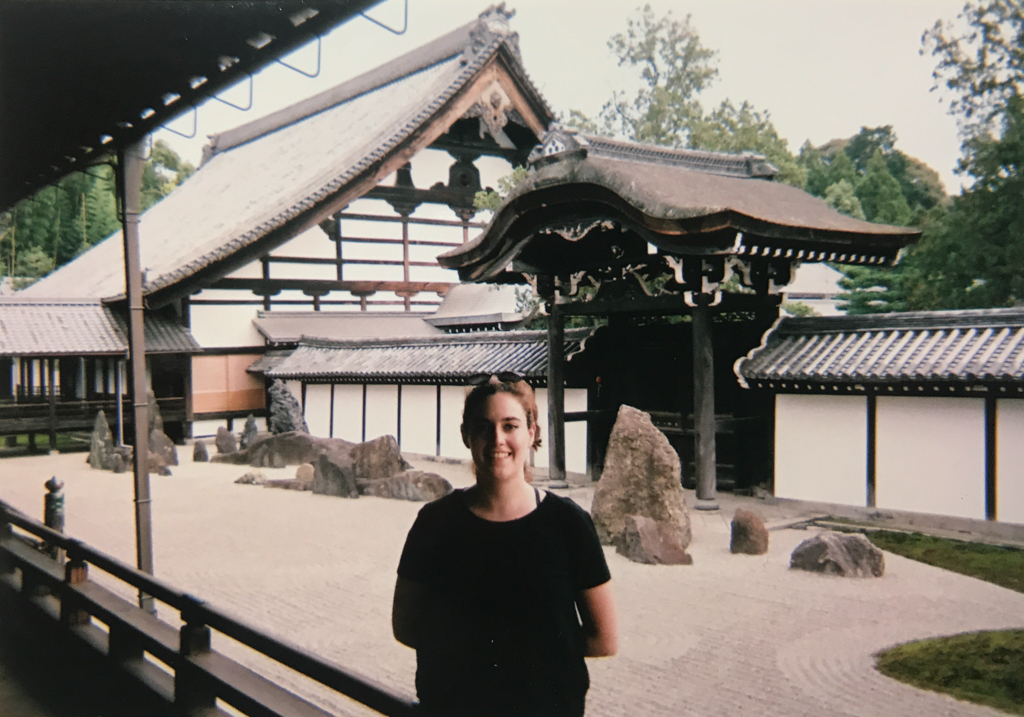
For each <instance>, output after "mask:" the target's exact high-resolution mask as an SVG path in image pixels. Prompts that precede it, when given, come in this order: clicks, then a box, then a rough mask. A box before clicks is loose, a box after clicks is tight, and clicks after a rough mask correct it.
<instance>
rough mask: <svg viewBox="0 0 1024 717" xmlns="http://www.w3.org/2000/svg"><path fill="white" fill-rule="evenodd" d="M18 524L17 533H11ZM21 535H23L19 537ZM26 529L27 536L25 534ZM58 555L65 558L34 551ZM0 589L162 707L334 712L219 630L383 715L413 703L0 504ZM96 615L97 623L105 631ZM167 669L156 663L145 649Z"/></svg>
mask: <svg viewBox="0 0 1024 717" xmlns="http://www.w3.org/2000/svg"><path fill="white" fill-rule="evenodd" d="M14 528H17V529H18V530H15V529H14ZM21 531H24V533H22V532H21ZM25 533H27V534H28V535H25ZM43 546H45V547H46V548H47V549H49V550H51V551H53V550H54V549H55V548H56V549H59V550H62V551H64V553H65V554H66V562H64V563H63V564H62V563H61V562H59V561H58V560H55V559H53V558H51V557H50V556H49V555H48V554H46V553H45V552H43V551H42V550H40V547H43ZM90 566H91V567H93V568H96V569H99V570H102V571H104V572H106V573H108V574H110V575H112V576H113V577H115V578H116V579H118V580H120V581H122V582H123V583H125V584H127V585H129V586H131V587H132V588H134V589H135V590H138V591H141V592H143V593H145V594H147V595H151V596H152V597H154V598H156V600H158V601H160V602H161V603H164V604H166V605H167V606H169V607H170V608H171V609H173V610H176V611H178V612H179V613H180V615H181V621H182V622H183V623H184V624H183V625H182V627H181V628H180V629H175V628H174V627H172V626H171V625H169V624H167V623H166V622H163V621H162V620H160V619H159V618H158V617H157V616H156V615H153V614H150V613H148V612H146V611H144V610H142V609H141V608H139V607H137V606H135V605H134V604H132V603H130V602H128V601H126V600H124V599H123V598H121V597H120V596H118V595H116V594H114V593H113V592H111V591H110V590H108V589H106V588H104V587H102V586H100V585H98V584H97V583H95V582H93V581H91V580H89V578H88V570H89V568H90ZM0 589H4V590H7V591H9V592H11V593H13V594H15V595H16V596H18V597H20V602H21V603H23V604H24V605H25V607H26V608H35V609H37V610H39V611H41V612H42V613H43V614H44V615H45V616H47V617H49V618H50V619H51V620H52V621H53V622H54V623H55V624H58V625H60V626H61V627H62V629H63V631H64V632H65V633H66V636H67V638H68V639H77V640H79V641H81V642H83V643H85V644H86V645H88V646H89V647H91V648H93V651H94V652H95V655H96V659H104V660H107V661H109V663H110V666H111V667H112V668H113V669H116V670H120V672H121V673H123V674H124V675H125V676H126V677H128V678H131V679H134V680H135V681H137V682H138V683H140V684H141V685H142V686H143V687H145V688H147V689H148V690H149V691H151V692H152V693H153V694H154V695H155V696H156V697H157V698H158V699H159V700H160V701H161V702H164V703H166V704H167V706H168V711H169V712H172V713H176V714H181V715H196V716H198V715H202V716H203V717H214V716H217V717H220V716H224V717H226V715H227V713H226V712H225V711H224V710H222V709H220V708H218V707H217V700H222V701H223V702H225V703H227V704H228V705H230V706H231V707H234V708H235V709H237V710H238V711H240V712H242V713H244V714H246V715H258V716H260V717H273V716H280V717H284V716H285V715H288V716H289V717H327V716H328V715H329V714H330V713H328V712H325V711H324V710H323V709H321V708H319V707H316V706H315V705H313V704H311V703H310V702H307V701H306V700H304V699H302V698H301V697H299V696H297V695H295V694H293V693H292V692H289V691H288V690H286V689H284V688H282V687H280V686H278V685H276V684H275V683H273V682H271V681H270V680H268V679H266V678H265V677H262V676H261V675H259V674H257V673H256V672H253V671H252V670H250V669H248V668H247V667H244V666H243V665H241V664H239V663H238V662H235V661H234V660H232V659H230V658H228V657H226V656H224V655H223V654H221V653H218V652H217V651H216V650H214V649H212V647H211V633H212V631H216V632H219V633H221V634H223V635H226V636H228V637H230V638H232V639H234V640H237V641H238V642H240V643H242V644H244V645H247V646H248V647H250V648H252V649H253V650H255V651H257V652H259V653H261V654H263V655H265V656H266V657H269V658H270V659H271V660H274V661H276V662H277V663H279V664H280V665H283V666H285V667H288V668H290V669H292V670H294V671H296V672H298V673H300V674H302V675H305V676H307V677H309V678H311V679H313V680H316V681H317V682H319V683H320V684H322V685H325V686H326V687H328V688H330V689H332V690H334V691H336V692H339V693H341V694H343V695H346V696H347V697H350V698H351V699H353V700H356V701H357V702H361V703H362V704H364V705H366V706H368V707H370V708H372V709H373V710H376V711H377V712H379V713H381V714H385V715H393V716H395V717H398V716H405V715H413V714H415V713H416V703H415V702H414V701H412V700H410V699H408V698H405V697H402V696H400V695H397V694H394V693H392V692H391V691H389V690H388V689H387V688H386V687H384V686H382V685H380V684H377V683H376V682H374V681H373V680H371V679H369V678H367V677H364V676H361V675H358V674H356V673H354V672H352V671H348V670H343V669H341V668H339V667H337V666H336V665H333V664H331V663H330V662H327V661H326V660H324V659H322V658H320V657H317V656H316V655H313V654H312V653H310V652H307V651H306V650H304V649H303V648H301V647H298V646H296V645H292V644H289V643H287V642H285V641H283V640H279V639H277V638H274V637H271V636H269V635H267V634H266V633H264V632H262V631H261V630H259V629H258V628H256V627H254V626H252V625H249V624H246V623H245V622H243V621H241V620H238V619H237V618H235V617H233V616H231V615H229V614H227V613H226V612H223V611H221V610H219V609H217V608H215V607H213V606H211V605H208V604H206V603H205V602H203V601H202V600H201V599H199V598H196V597H194V596H192V595H189V594H187V593H184V592H181V591H180V590H178V589H176V588H174V587H172V586H171V585H168V584H167V583H165V582H163V581H161V580H159V579H157V578H155V577H153V576H152V575H148V574H146V573H143V572H140V571H139V570H136V569H135V568H133V567H130V566H128V565H125V564H124V563H122V562H120V561H119V560H117V559H115V558H113V557H111V556H109V555H106V554H105V553H102V552H100V551H98V550H96V549H94V548H91V547H89V546H88V545H85V544H84V543H82V542H80V541H78V540H75V539H72V538H68V537H66V536H65V535H63V534H62V533H59V532H56V531H54V530H51V529H50V528H47V527H46V526H45V525H43V524H42V523H39V522H37V521H35V520H33V519H31V518H29V517H27V516H25V515H24V514H22V513H20V512H18V511H17V510H15V509H14V508H12V507H11V506H9V505H7V504H5V503H3V502H2V501H0ZM94 621H98V622H100V623H103V624H104V625H105V626H106V628H107V629H106V630H102V629H101V628H100V627H98V626H97V625H96V624H94ZM146 653H148V654H149V655H152V656H153V657H155V658H156V659H157V660H159V661H160V662H162V663H164V664H165V665H167V667H168V668H170V670H171V672H173V674H169V673H168V672H167V671H165V670H164V669H161V668H160V667H159V666H158V665H157V664H156V663H154V662H153V661H152V660H151V659H149V658H148V657H147V655H146Z"/></svg>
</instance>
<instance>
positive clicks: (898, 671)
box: [877, 630, 1024, 714]
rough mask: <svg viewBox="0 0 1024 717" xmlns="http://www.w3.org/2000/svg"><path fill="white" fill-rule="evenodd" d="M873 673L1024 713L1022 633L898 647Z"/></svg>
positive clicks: (1006, 632)
mask: <svg viewBox="0 0 1024 717" xmlns="http://www.w3.org/2000/svg"><path fill="white" fill-rule="evenodd" d="M877 667H878V670H879V672H881V673H882V674H884V675H888V676H889V677H892V678H894V679H897V680H900V681H901V682H907V683H910V684H912V685H915V686H917V687H920V688H922V689H926V690H932V691H935V692H944V693H946V694H949V695H952V696H953V697H956V698H957V699H960V700H967V701H969V702H975V703H978V704H983V705H988V706H990V707H994V708H996V709H999V710H1003V711H1004V712H1009V713H1011V714H1024V630H1000V631H992V632H976V633H967V634H962V635H953V636H952V637H939V638H934V639H931V640H921V641H919V642H911V643H907V644H904V645H898V646H897V647H894V648H892V649H889V650H886V651H885V652H883V653H881V654H880V655H878V662H877Z"/></svg>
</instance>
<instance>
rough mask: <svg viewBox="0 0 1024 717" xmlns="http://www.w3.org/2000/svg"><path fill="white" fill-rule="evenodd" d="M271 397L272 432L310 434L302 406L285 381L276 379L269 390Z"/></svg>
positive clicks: (270, 422)
mask: <svg viewBox="0 0 1024 717" xmlns="http://www.w3.org/2000/svg"><path fill="white" fill-rule="evenodd" d="M267 393H268V394H269V395H270V420H269V421H268V423H269V424H270V426H269V427H270V432H271V433H274V434H277V433H289V432H291V431H299V432H301V433H309V427H308V426H307V425H306V420H305V419H304V418H303V417H302V406H301V404H299V402H298V400H297V399H296V398H295V396H293V395H292V392H291V391H289V390H288V386H286V385H285V383H284V381H281V380H279V379H274V380H273V381H271V383H270V388H269V389H267Z"/></svg>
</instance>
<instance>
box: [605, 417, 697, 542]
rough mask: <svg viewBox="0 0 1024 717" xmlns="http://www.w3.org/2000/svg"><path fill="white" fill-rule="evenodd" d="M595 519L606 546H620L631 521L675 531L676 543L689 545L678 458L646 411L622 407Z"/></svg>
mask: <svg viewBox="0 0 1024 717" xmlns="http://www.w3.org/2000/svg"><path fill="white" fill-rule="evenodd" d="M591 514H592V515H593V518H594V527H595V528H597V535H598V537H599V538H600V539H601V542H602V543H604V544H605V545H616V544H617V541H618V540H619V538H620V537H621V536H622V534H623V533H624V531H625V530H626V517H627V516H643V517H646V518H651V519H652V520H654V521H656V522H658V523H662V524H664V525H666V526H670V528H671V529H672V530H674V531H676V540H675V542H677V543H678V544H679V545H680V546H682V548H683V549H684V550H685V548H686V547H687V546H688V545H689V544H690V513H689V511H688V510H687V508H686V500H685V495H684V493H683V486H682V483H681V482H680V472H679V456H678V455H676V452H675V449H673V448H672V446H671V444H669V442H668V439H667V438H665V434H663V433H662V432H661V431H659V430H658V429H657V428H655V427H654V424H653V423H651V417H650V416H649V415H648V414H646V413H644V412H643V411H640V410H638V409H636V408H633V407H631V406H620V407H619V414H618V416H617V417H616V419H615V426H614V427H613V428H612V434H611V437H610V439H609V440H608V451H607V454H606V457H605V462H604V471H603V472H602V473H601V480H599V481H598V483H597V487H596V489H595V490H594V501H593V504H592V507H591ZM665 529H666V530H667V529H669V528H665ZM659 530H661V529H659Z"/></svg>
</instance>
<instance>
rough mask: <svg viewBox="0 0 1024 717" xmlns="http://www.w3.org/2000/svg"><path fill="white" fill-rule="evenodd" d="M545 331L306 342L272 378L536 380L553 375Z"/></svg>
mask: <svg viewBox="0 0 1024 717" xmlns="http://www.w3.org/2000/svg"><path fill="white" fill-rule="evenodd" d="M589 335H590V329H575V330H569V331H566V332H565V355H566V356H567V357H568V356H572V355H573V354H574V353H576V352H578V351H579V350H580V348H581V346H582V344H583V341H584V340H585V339H586V337H587V336H589ZM547 363H548V362H547V333H546V332H544V331H509V332H493V333H491V332H480V333H475V334H458V335H453V336H439V337H436V338H434V337H432V338H420V339H405V340H391V341H346V342H330V341H305V340H304V341H303V342H302V343H301V344H299V347H298V348H297V349H295V351H294V352H293V353H292V355H291V356H289V357H288V358H287V359H285V360H284V361H283V362H281V363H280V364H278V365H277V366H276V367H274V368H272V369H270V370H268V371H267V372H266V375H267V376H268V377H270V378H282V379H305V380H317V379H323V380H326V379H330V380H334V381H360V382H371V383H372V382H377V383H389V382H398V381H401V382H403V383H418V382H420V383H432V382H436V381H439V382H453V383H462V382H464V381H465V379H466V378H468V377H470V376H473V375H475V374H480V373H497V372H499V371H518V372H520V373H522V374H524V375H526V376H527V377H528V378H529V379H530V381H531V382H533V383H541V384H542V383H544V381H545V380H546V374H547Z"/></svg>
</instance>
